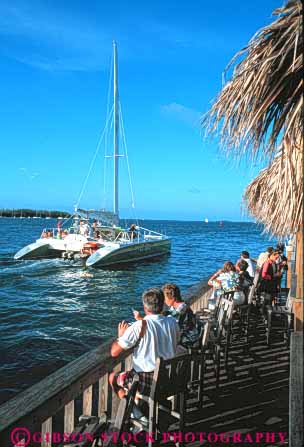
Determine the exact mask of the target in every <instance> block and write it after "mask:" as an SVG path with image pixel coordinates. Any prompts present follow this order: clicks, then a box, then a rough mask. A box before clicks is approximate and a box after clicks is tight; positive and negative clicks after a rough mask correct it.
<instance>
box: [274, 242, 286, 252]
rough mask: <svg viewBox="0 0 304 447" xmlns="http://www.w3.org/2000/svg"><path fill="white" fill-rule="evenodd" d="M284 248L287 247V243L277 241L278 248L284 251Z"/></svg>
mask: <svg viewBox="0 0 304 447" xmlns="http://www.w3.org/2000/svg"><path fill="white" fill-rule="evenodd" d="M284 248H285V245H284V244H283V242H278V243H277V247H276V250H279V251H280V252H282V253H283V251H284Z"/></svg>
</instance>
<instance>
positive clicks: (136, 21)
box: [0, 0, 282, 220]
mask: <svg viewBox="0 0 304 447" xmlns="http://www.w3.org/2000/svg"><path fill="white" fill-rule="evenodd" d="M281 4H282V3H281V2H280V1H273V0H268V1H265V0H256V1H254V2H251V1H241V0H231V1H229V2H227V1H226V0H225V1H224V0H218V1H217V2H208V1H203V0H188V1H181V0H179V1H177V0H174V1H169V0H163V1H160V0H154V1H150V2H147V1H132V0H128V1H116V2H104V1H97V0H94V1H93V0H88V1H86V2H84V1H80V0H53V1H51V0H14V1H13V2H12V1H11V0H10V1H9V0H1V3H0V69H1V83H0V97H1V105H0V122H1V132H0V147H1V178H0V208H2V207H8V208H17V207H20V208H21V207H30V208H40V209H50V210H51V209H65V210H67V211H71V210H72V208H73V205H74V204H75V203H76V201H77V198H78V196H79V193H80V190H81V187H82V184H83V181H84V179H85V177H86V174H87V172H88V168H89V165H90V162H91V159H92V157H93V154H94V152H95V148H96V145H97V143H98V140H99V137H100V134H101V132H102V129H103V127H104V124H105V120H106V108H107V94H108V83H109V66H110V60H111V52H112V40H113V39H115V40H116V41H117V42H118V52H119V83H120V86H119V90H120V98H121V104H122V110H123V118H124V127H125V133H126V138H127V145H128V152H129V158H130V165H131V171H132V179H133V185H134V190H135V205H136V214H137V216H138V217H139V218H152V219H183V220H201V219H204V218H205V217H208V218H209V219H210V220H214V219H217V220H224V219H229V220H243V219H246V218H245V217H243V216H242V215H241V207H240V204H241V198H242V194H243V191H244V189H245V187H246V185H247V184H248V183H249V182H250V180H251V179H252V178H253V177H254V176H255V175H256V173H257V171H258V168H259V167H258V166H250V165H248V164H247V165H245V164H244V163H241V165H240V166H236V164H235V163H232V162H231V161H229V160H227V159H225V158H224V157H223V156H222V155H221V154H220V153H219V150H218V144H217V140H216V139H214V140H212V141H206V140H205V139H204V138H203V137H202V135H201V131H200V128H199V118H200V116H201V114H202V113H203V112H205V111H206V110H207V109H208V107H209V105H210V103H211V100H212V99H213V98H214V96H215V95H216V94H217V92H218V91H219V89H220V88H221V82H222V81H221V78H222V72H223V70H224V68H225V66H226V64H227V63H228V62H229V60H230V59H231V57H232V56H233V55H234V54H235V53H236V52H237V51H238V50H239V49H241V48H242V47H243V46H244V45H245V44H246V43H247V42H248V40H249V39H250V38H251V37H252V36H253V34H254V33H255V32H256V31H257V29H259V28H260V27H262V26H264V25H265V24H267V23H269V22H270V21H271V20H272V17H271V13H272V11H273V10H274V9H275V8H277V7H279V6H281ZM107 164H110V161H109V163H108V162H107ZM120 165H121V172H122V176H121V177H122V178H121V189H120V209H121V217H128V216H130V204H131V199H130V195H129V194H128V189H129V188H128V182H127V181H126V167H125V162H124V161H123V159H121V160H120ZM103 204H104V201H103V157H102V153H101V154H100V155H99V156H98V157H97V161H96V164H95V165H94V169H93V171H92V176H91V177H90V180H89V182H88V188H87V191H86V192H85V193H84V195H83V198H82V201H81V203H80V205H81V206H83V207H90V208H92V207H96V208H99V207H100V206H102V205H103Z"/></svg>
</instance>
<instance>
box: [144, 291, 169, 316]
mask: <svg viewBox="0 0 304 447" xmlns="http://www.w3.org/2000/svg"><path fill="white" fill-rule="evenodd" d="M142 300H143V304H144V306H145V307H146V308H147V310H148V311H149V312H151V313H152V314H160V313H161V312H162V310H163V307H164V302H165V297H164V293H163V291H162V290H161V289H157V288H156V287H155V288H152V289H148V290H145V291H144V293H143V296H142Z"/></svg>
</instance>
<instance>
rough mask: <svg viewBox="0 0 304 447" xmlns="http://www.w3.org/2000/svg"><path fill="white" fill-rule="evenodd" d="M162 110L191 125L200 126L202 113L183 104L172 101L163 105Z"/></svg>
mask: <svg viewBox="0 0 304 447" xmlns="http://www.w3.org/2000/svg"><path fill="white" fill-rule="evenodd" d="M161 111H162V112H163V113H165V114H166V115H169V116H172V117H174V118H176V119H178V120H179V121H182V122H184V123H186V124H189V125H191V126H194V127H199V125H200V117H201V113H200V112H199V111H197V110H195V109H192V108H190V107H186V106H183V105H182V104H178V103H176V102H171V103H170V104H165V105H162V106H161Z"/></svg>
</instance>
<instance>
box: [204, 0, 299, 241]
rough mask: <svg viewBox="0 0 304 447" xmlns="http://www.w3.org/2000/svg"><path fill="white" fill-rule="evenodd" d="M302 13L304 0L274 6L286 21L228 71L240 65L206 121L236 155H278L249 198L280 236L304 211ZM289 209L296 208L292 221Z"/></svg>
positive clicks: (256, 40) (259, 36)
mask: <svg viewBox="0 0 304 447" xmlns="http://www.w3.org/2000/svg"><path fill="white" fill-rule="evenodd" d="M302 13H303V4H302V2H301V1H300V0H290V1H288V2H287V4H286V5H285V6H284V7H282V8H280V9H277V10H276V11H274V15H277V16H278V18H277V19H276V20H275V21H274V22H273V23H272V24H270V25H268V26H266V27H264V28H263V29H261V30H260V31H258V32H257V33H256V35H255V36H254V37H253V38H252V40H251V41H250V42H249V44H248V46H247V47H246V48H244V49H243V50H241V51H240V52H239V53H238V54H237V55H236V56H235V57H234V58H233V59H232V61H231V62H230V64H229V66H228V67H227V69H226V70H228V69H229V68H230V67H231V66H232V65H234V70H233V73H232V77H231V80H230V81H229V82H228V83H227V84H226V85H225V86H224V87H223V89H222V91H221V92H220V94H219V95H218V97H217V98H216V100H215V102H214V104H213V105H212V108H211V110H210V111H209V112H208V114H206V115H205V116H204V117H203V120H202V124H203V126H205V127H206V128H207V132H208V133H213V132H214V131H215V130H216V129H218V128H219V129H220V137H221V145H222V147H223V149H225V150H226V152H227V153H228V154H231V155H233V156H234V157H240V156H242V155H244V154H247V155H249V156H250V158H251V159H255V158H257V157H259V156H261V157H262V158H264V159H265V160H267V161H268V162H272V161H273V160H274V164H273V166H271V167H270V168H268V170H265V171H263V172H262V173H261V174H260V176H259V177H257V178H256V179H255V180H254V181H253V182H252V183H251V185H250V186H249V187H248V189H247V191H246V194H245V200H246V203H247V205H248V209H249V211H250V212H251V213H252V214H253V215H254V216H255V217H256V218H258V219H259V220H261V221H262V222H264V223H265V224H266V226H267V228H268V229H269V230H270V231H271V232H272V233H275V234H286V233H287V232H293V231H296V230H297V229H298V225H299V223H300V221H301V219H302V213H296V214H294V213H293V210H295V209H297V206H300V204H302V205H301V206H303V185H302V182H303V170H302V163H303V158H302V156H301V153H302V150H303V132H302V125H303V124H302V123H303V118H304V117H303V35H302V28H303V26H302V20H303V18H302ZM238 58H240V59H241V60H240V62H239V63H238V64H237V65H235V62H236V60H237V59H238ZM283 171H284V174H283ZM275 174H277V175H278V177H277V178H275ZM269 175H271V176H272V180H271V181H270V178H269ZM282 175H283V178H284V179H285V180H284V188H285V189H284V193H283V190H282V185H281V184H280V181H281V180H280V178H282ZM268 181H269V188H270V190H271V191H269V192H267V188H268V186H267V182H268ZM289 189H290V191H289V192H287V191H288V190H289ZM275 190H276V193H274V191H275ZM257 191H260V192H259V193H258V192H257ZM262 191H263V192H262ZM274 197H276V199H275V202H273V200H274ZM285 200H286V202H284V203H283V201H285ZM290 200H292V201H295V203H292V204H291V203H290ZM279 203H281V205H280V207H279V208H278V210H279V209H280V210H281V211H282V210H283V209H284V211H285V212H284V213H282V212H281V211H277V212H274V208H275V207H276V206H278V204H279ZM281 207H282V208H281ZM286 208H290V212H289V216H288V219H287V220H286ZM274 214H275V216H276V218H274V217H273V215H274ZM300 215H301V216H300ZM284 222H285V223H284ZM287 222H288V224H287Z"/></svg>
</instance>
